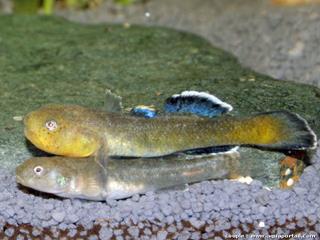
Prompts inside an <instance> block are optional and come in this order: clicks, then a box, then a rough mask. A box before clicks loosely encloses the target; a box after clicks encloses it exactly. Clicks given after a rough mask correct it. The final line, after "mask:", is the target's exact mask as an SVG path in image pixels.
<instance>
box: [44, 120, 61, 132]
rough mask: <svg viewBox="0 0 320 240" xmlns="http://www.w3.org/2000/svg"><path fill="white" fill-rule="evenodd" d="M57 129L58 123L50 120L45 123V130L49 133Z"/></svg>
mask: <svg viewBox="0 0 320 240" xmlns="http://www.w3.org/2000/svg"><path fill="white" fill-rule="evenodd" d="M57 127H58V123H57V122H56V121H54V120H50V121H48V122H46V128H47V129H48V130H49V131H53V130H55V129H56V128H57Z"/></svg>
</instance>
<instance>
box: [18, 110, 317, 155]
mask: <svg viewBox="0 0 320 240" xmlns="http://www.w3.org/2000/svg"><path fill="white" fill-rule="evenodd" d="M24 124H25V135H26V137H27V138H28V139H29V140H30V141H31V142H32V143H33V144H34V145H36V146H37V147H38V148H40V149H41V150H43V151H47V152H49V153H53V154H57V155H63V156H71V157H87V156H93V155H97V153H98V151H103V152H104V153H105V155H108V156H126V157H155V156H164V155H169V154H172V153H176V152H183V151H187V150H192V149H203V148H209V147H215V146H224V145H228V146H253V147H260V148H267V149H306V148H314V147H315V146H316V136H315V134H314V133H313V132H312V130H311V129H310V127H309V126H308V124H307V122H306V121H305V120H303V119H302V118H301V117H300V116H298V115H297V114H294V113H290V112H286V111H279V112H269V113H262V114H257V115H252V116H247V117H233V116H222V117H219V118H204V117H203V118H201V117H196V116H172V115H167V116H159V117H156V118H151V119H146V118H143V117H136V116H129V115H125V114H121V113H117V112H105V111H97V110H92V109H88V108H85V107H81V106H77V105H46V106H44V107H41V108H40V109H38V110H36V111H33V112H31V113H29V114H28V115H27V116H26V117H25V119H24Z"/></svg>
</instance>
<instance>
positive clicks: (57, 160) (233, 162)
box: [16, 148, 239, 201]
mask: <svg viewBox="0 0 320 240" xmlns="http://www.w3.org/2000/svg"><path fill="white" fill-rule="evenodd" d="M238 160H239V153H238V152H237V149H236V148H234V149H232V150H230V151H228V152H224V153H218V154H207V155H203V156H202V157H197V158H192V160H190V159H188V157H187V156H186V155H184V154H176V155H170V156H166V157H161V158H150V159H148V160H145V158H136V159H121V160H115V159H96V158H94V157H87V158H72V157H61V156H54V157H33V158H31V159H28V160H26V161H25V162H23V163H22V164H21V165H19V166H18V167H17V168H16V181H17V183H19V184H20V185H23V186H25V187H28V188H32V189H34V190H37V191H41V192H45V193H50V194H54V195H57V196H59V197H63V198H81V199H87V200H95V201H103V200H106V199H123V198H128V197H130V196H132V195H134V194H144V193H146V192H150V191H165V190H169V189H175V188H176V187H177V186H178V187H179V186H185V185H186V184H191V183H196V182H201V181H204V180H211V179H224V178H230V177H235V176H237V169H238V168H239V167H238V164H239V163H238Z"/></svg>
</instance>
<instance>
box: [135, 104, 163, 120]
mask: <svg viewBox="0 0 320 240" xmlns="http://www.w3.org/2000/svg"><path fill="white" fill-rule="evenodd" d="M130 113H131V114H132V115H134V116H137V117H144V118H155V117H156V116H157V111H156V110H155V109H154V108H153V107H150V106H144V105H139V106H136V107H134V108H132V109H131V111H130Z"/></svg>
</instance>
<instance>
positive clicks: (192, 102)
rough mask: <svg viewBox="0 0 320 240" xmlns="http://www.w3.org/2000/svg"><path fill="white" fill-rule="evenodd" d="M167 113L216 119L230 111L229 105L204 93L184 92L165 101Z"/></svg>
mask: <svg viewBox="0 0 320 240" xmlns="http://www.w3.org/2000/svg"><path fill="white" fill-rule="evenodd" d="M164 108H165V111H166V112H168V113H193V114H196V115H198V116H202V117H210V118H211V117H217V116H220V115H221V114H224V113H226V112H229V111H231V110H232V109H233V108H232V106H231V105H229V104H227V103H225V102H223V101H221V100H220V99H218V98H217V97H215V96H214V95H211V94H209V93H206V92H197V91H184V92H182V93H180V94H175V95H173V96H171V97H169V98H167V99H166V102H165V106H164Z"/></svg>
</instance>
